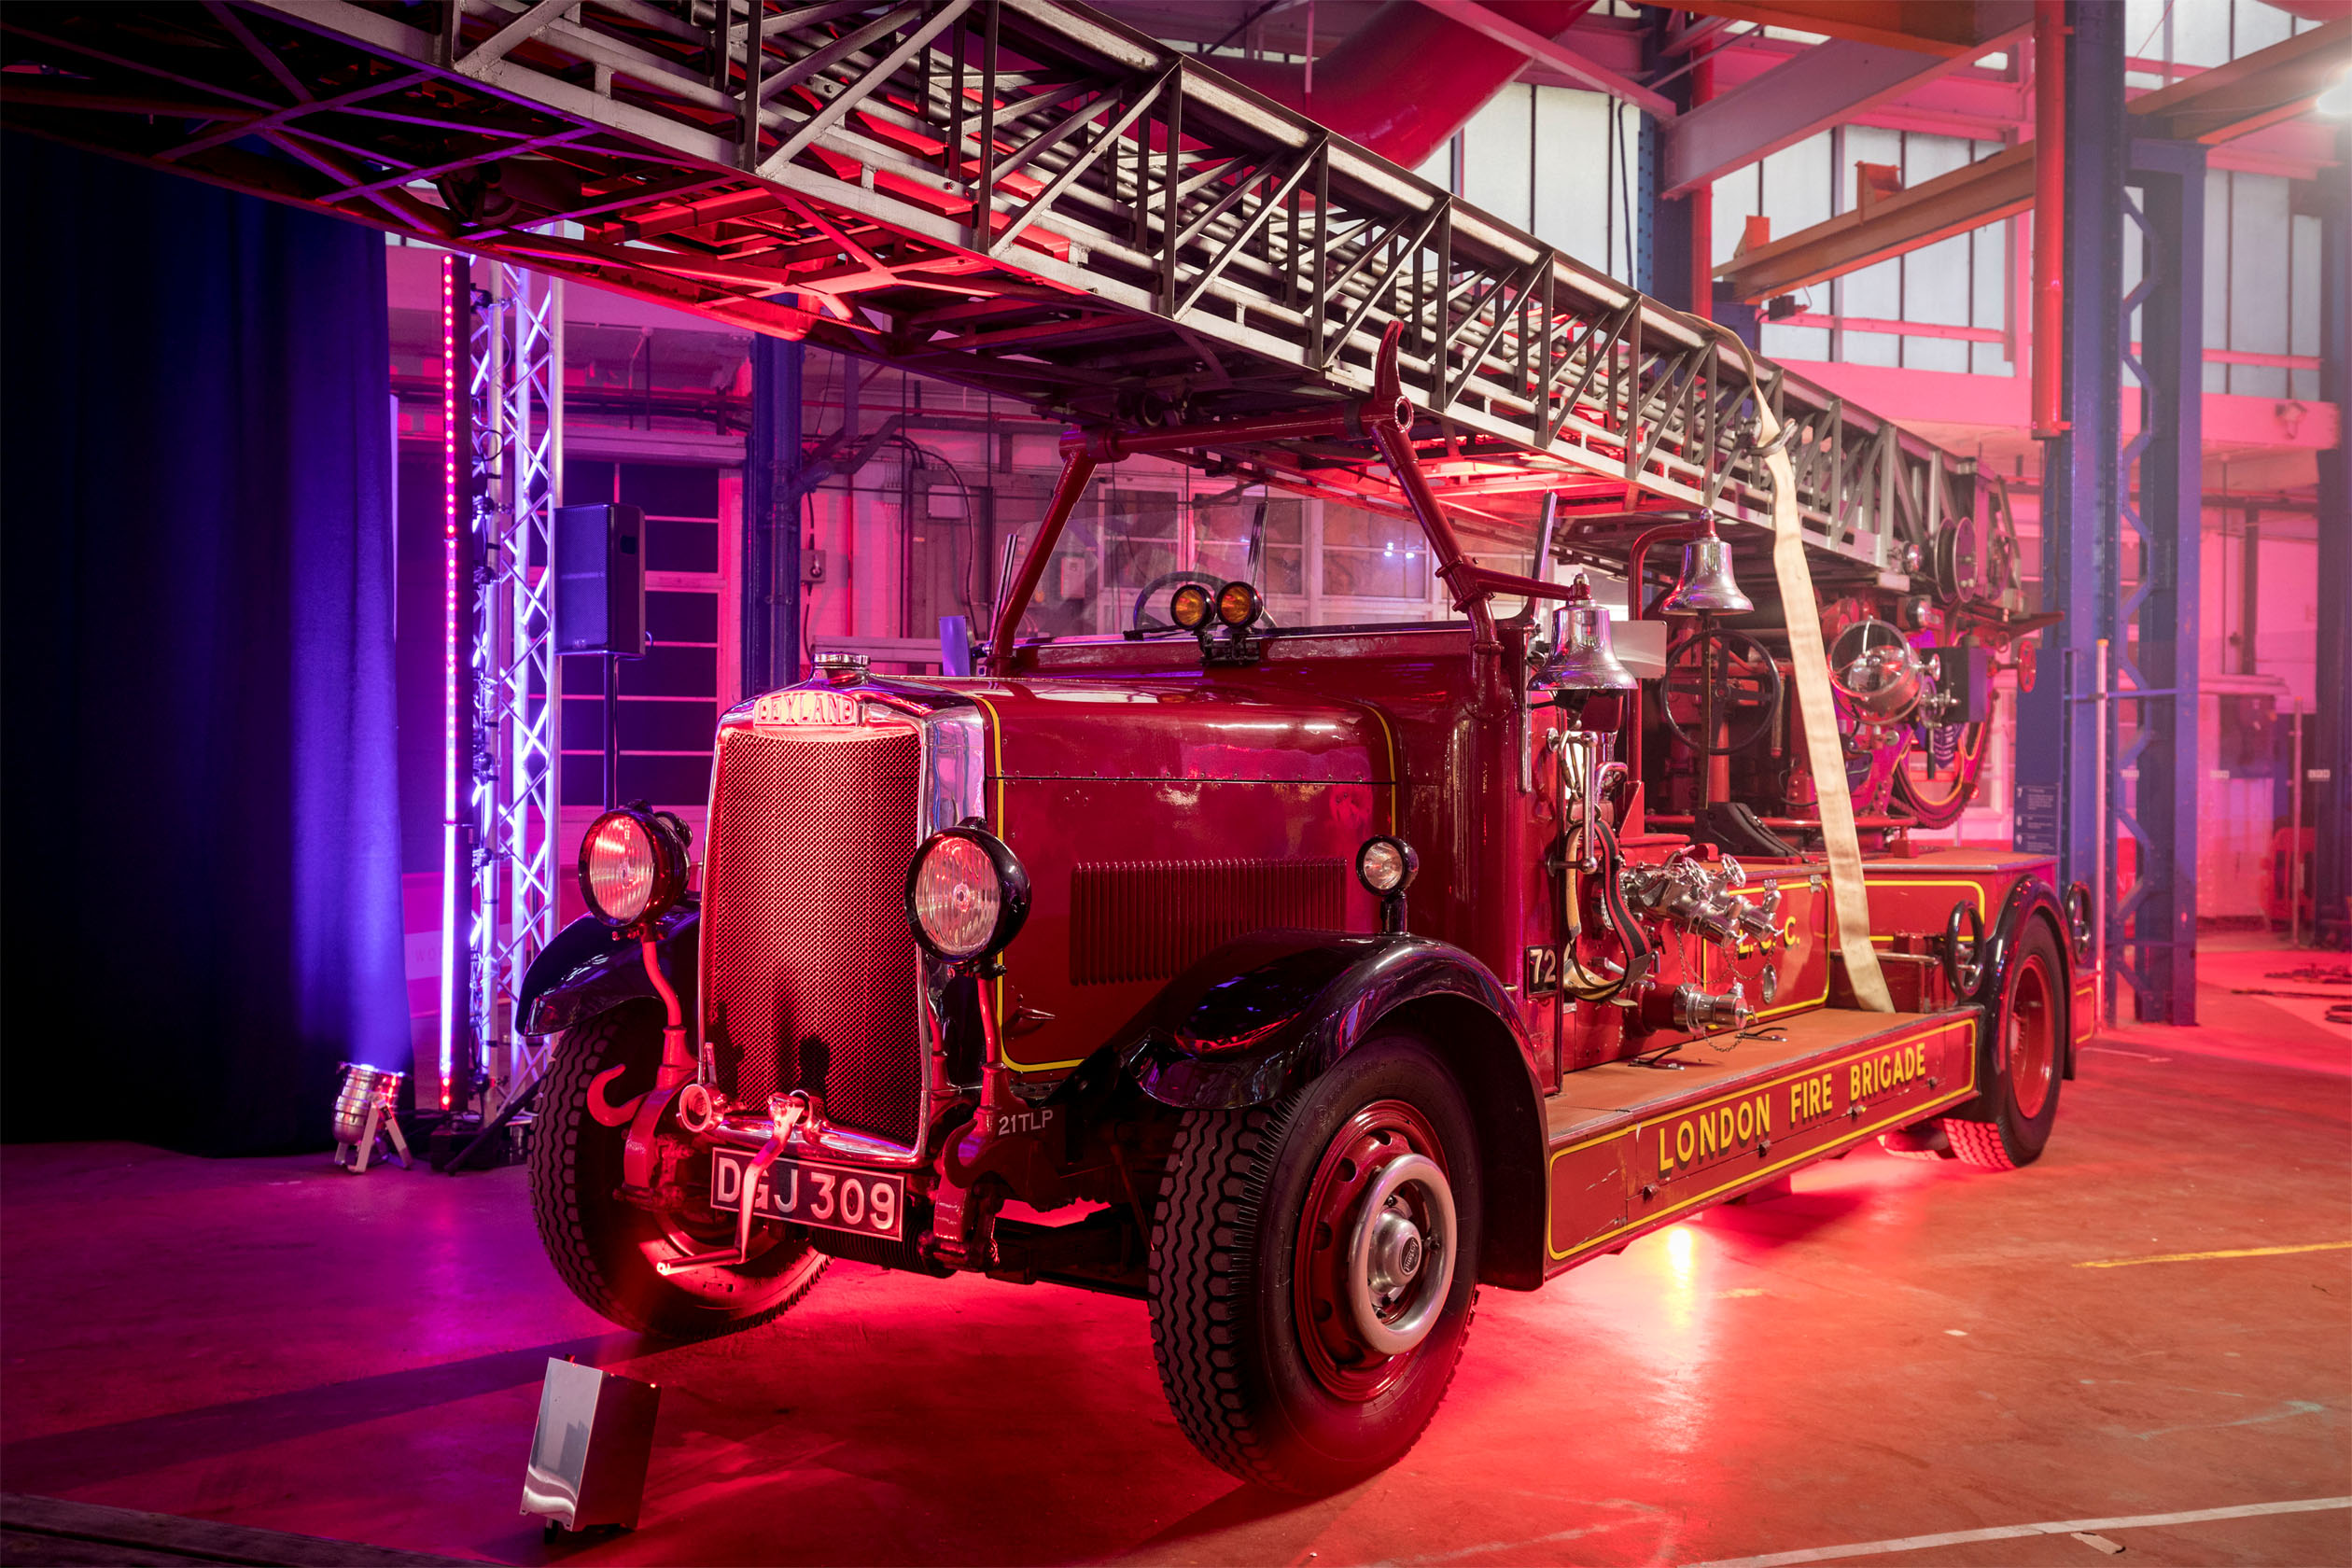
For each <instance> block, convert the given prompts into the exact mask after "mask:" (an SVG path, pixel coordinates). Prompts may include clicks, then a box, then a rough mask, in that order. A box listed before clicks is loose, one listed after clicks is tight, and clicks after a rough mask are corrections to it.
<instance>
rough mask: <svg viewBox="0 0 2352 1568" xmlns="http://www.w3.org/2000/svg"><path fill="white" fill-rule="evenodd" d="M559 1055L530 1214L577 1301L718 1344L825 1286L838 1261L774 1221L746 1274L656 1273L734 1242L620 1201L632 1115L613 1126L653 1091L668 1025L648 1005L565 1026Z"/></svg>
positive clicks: (712, 1219)
mask: <svg viewBox="0 0 2352 1568" xmlns="http://www.w3.org/2000/svg"><path fill="white" fill-rule="evenodd" d="M553 1052H554V1055H553V1059H552V1060H551V1062H550V1064H549V1066H548V1071H547V1079H546V1081H545V1083H544V1084H542V1085H540V1088H539V1106H538V1125H537V1127H536V1128H535V1129H534V1136H533V1137H532V1140H531V1211H532V1213H533V1215H534V1217H535V1218H537V1220H538V1222H539V1242H540V1244H541V1245H542V1246H544V1247H545V1248H546V1249H547V1258H548V1261H549V1262H550V1263H552V1264H553V1265H554V1266H555V1272H556V1274H557V1275H559V1276H560V1277H561V1278H562V1280H563V1281H564V1283H565V1284H566V1285H567V1286H569V1287H570V1288H571V1293H572V1294H573V1295H576V1296H578V1297H580V1299H581V1300H582V1301H584V1302H586V1303H587V1304H588V1305H589V1306H591V1307H593V1308H595V1309H596V1310H597V1311H598V1312H601V1313H603V1314H604V1315H605V1316H606V1317H608V1318H610V1319H611V1320H612V1321H613V1322H614V1323H619V1324H621V1325H622V1326H623V1327H624V1328H634V1329H637V1330H638V1331H640V1332H642V1333H646V1334H655V1335H659V1336H661V1337H664V1338H670V1339H708V1338H713V1337H717V1336H720V1335H722V1334H735V1333H738V1332H740V1331H742V1330H744V1329H747V1328H750V1327H753V1326H755V1325H757V1324H760V1323H765V1322H767V1321H768V1320H769V1319H770V1318H773V1317H775V1316H777V1314H778V1313H780V1312H782V1311H784V1310H785V1309H788V1308H790V1307H791V1306H793V1305H794V1304H796V1303H797V1302H799V1301H800V1299H801V1298H802V1297H803V1296H805V1295H807V1294H808V1293H809V1291H810V1290H812V1289H813V1288H815V1286H816V1283H817V1281H818V1278H819V1276H820V1275H822V1274H823V1273H824V1271H825V1265H826V1264H827V1263H828V1262H829V1261H830V1260H829V1259H827V1258H826V1257H825V1255H824V1254H823V1253H819V1252H818V1251H816V1250H815V1249H814V1248H813V1247H811V1246H810V1245H809V1241H808V1236H807V1233H806V1232H805V1231H801V1230H798V1229H792V1228H789V1227H784V1228H779V1227H777V1226H776V1225H764V1226H763V1227H762V1233H763V1235H764V1236H765V1237H766V1239H767V1247H766V1250H765V1251H764V1252H755V1253H754V1254H753V1256H752V1258H751V1261H750V1262H749V1263H747V1264H744V1265H743V1266H741V1267H735V1268H716V1267H713V1268H700V1269H696V1270H694V1271H693V1272H692V1273H690V1274H681V1275H679V1276H678V1277H676V1278H674V1279H665V1278H664V1277H663V1276H662V1275H661V1274H660V1273H659V1272H657V1271H656V1270H655V1268H654V1267H653V1260H654V1259H655V1258H657V1257H663V1256H670V1255H675V1254H677V1253H679V1252H681V1251H698V1250H702V1249H705V1248H709V1247H714V1246H722V1245H731V1244H732V1243H733V1240H734V1235H733V1227H732V1225H727V1224H726V1223H724V1222H723V1221H721V1220H719V1219H718V1218H717V1217H716V1216H708V1215H705V1216H697V1217H696V1220H695V1224H694V1228H693V1230H692V1231H686V1230H682V1229H680V1228H679V1225H678V1224H677V1223H676V1222H674V1221H671V1220H667V1219H665V1218H664V1217H663V1216H660V1215H655V1214H652V1213H649V1212H647V1211H645V1210H643V1209H639V1208H637V1206H636V1205H635V1204H631V1203H624V1202H623V1201H622V1200H621V1198H620V1197H617V1196H616V1194H617V1193H618V1191H619V1189H620V1187H621V1185H622V1181H623V1167H622V1159H623V1153H624V1152H625V1149H626V1146H627V1143H628V1135H629V1127H628V1121H627V1119H626V1118H622V1119H621V1120H620V1125H619V1126H608V1125H607V1120H606V1119H607V1118H611V1117H613V1116H615V1115H616V1114H617V1113H618V1112H620V1111H622V1110H623V1109H630V1110H633V1109H634V1108H635V1102H636V1097H637V1096H639V1095H642V1094H644V1093H646V1092H647V1091H649V1090H651V1088H652V1086H653V1075H654V1071H655V1070H656V1069H657V1068H658V1067H659V1065H660V1063H661V1058H662V1025H661V1019H660V1016H659V1015H657V1014H655V1013H654V1012H653V1010H652V1009H651V1007H650V1006H647V1005H644V1004H640V1003H632V1004H630V1005H628V1006H625V1007H619V1008H615V1009H614V1010H613V1011H611V1012H609V1013H606V1014H603V1015H600V1016H598V1017H595V1018H592V1019H590V1020H589V1021H588V1022H587V1023H584V1024H582V1025H581V1026H580V1027H579V1028H577V1029H567V1030H566V1031H564V1033H563V1034H561V1035H559V1036H557V1037H556V1041H555V1044H554V1047H553ZM592 1106H594V1107H595V1108H598V1109H599V1110H601V1111H602V1113H603V1115H602V1116H599V1115H597V1114H593V1113H592V1112H591V1107H592ZM752 1245H753V1246H754V1248H757V1247H759V1246H760V1240H759V1239H758V1238H757V1237H755V1238H754V1240H753V1242H752Z"/></svg>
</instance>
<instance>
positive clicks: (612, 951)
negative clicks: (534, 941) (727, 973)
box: [514, 900, 702, 1034]
mask: <svg viewBox="0 0 2352 1568" xmlns="http://www.w3.org/2000/svg"><path fill="white" fill-rule="evenodd" d="M701 931H702V910H701V908H700V906H699V905H698V904H697V903H695V902H694V901H693V900H689V901H687V902H686V903H681V904H679V906H678V907H677V908H675V909H673V910H671V911H670V912H669V913H668V914H666V915H664V916H663V917H661V918H660V919H659V920H657V921H655V922H654V938H653V940H654V949H655V951H656V953H657V954H658V955H659V957H660V962H661V965H662V974H663V976H664V978H665V979H667V980H668V981H669V983H670V986H671V987H672V988H673V989H675V990H676V991H677V992H678V1000H679V1004H680V1006H682V1007H683V1008H684V1009H685V1013H686V1015H687V1016H688V1017H692V1016H693V1012H694V997H695V990H694V977H695V973H696V972H697V965H696V962H695V959H696V957H697V955H698V952H699V938H700V936H701ZM660 994H661V993H660V992H658V991H656V990H654V988H653V985H652V982H651V980H649V979H648V978H647V977H646V973H645V959H644V957H643V955H642V952H641V950H640V948H639V946H638V944H637V942H636V941H635V940H633V939H627V938H623V937H621V936H619V935H618V934H616V933H615V932H614V931H613V930H612V928H611V927H610V926H608V925H606V924H605V923H604V922H603V921H602V920H599V919H597V918H596V917H595V916H593V915H583V916H581V917H580V918H579V919H577V920H574V921H573V922H572V923H571V924H570V925H568V926H566V927H565V928H564V929H563V930H562V931H557V932H556V933H555V940H554V941H553V942H551V943H549V944H548V945H546V946H545V947H542V948H540V949H539V957H538V958H536V959H532V960H531V967H530V969H529V971H528V972H527V973H525V974H524V976H523V990H522V994H521V995H519V996H517V997H516V998H515V999H514V1015H515V1018H516V1019H517V1020H518V1021H517V1023H516V1024H515V1028H516V1029H517V1030H518V1031H520V1032H521V1033H524V1034H553V1033H556V1032H557V1031H558V1030H561V1029H573V1028H576V1027H578V1026H579V1025H581V1024H584V1023H586V1022H587V1021H588V1020H589V1019H591V1018H593V1017H595V1016H596V1015H598V1014H600V1013H609V1012H610V1011H612V1009H614V1008H616V1007H618V1006H620V1005H621V1004H622V1003H623V1002H624V1001H637V999H638V998H640V997H658V996H659V995H660Z"/></svg>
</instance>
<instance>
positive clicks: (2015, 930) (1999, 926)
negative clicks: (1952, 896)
mask: <svg viewBox="0 0 2352 1568" xmlns="http://www.w3.org/2000/svg"><path fill="white" fill-rule="evenodd" d="M2036 918H2043V919H2047V920H2048V921H2049V922H2050V929H2051V933H2052V934H2053V935H2055V936H2056V937H2057V939H2058V973H2057V975H2056V976H2055V978H2056V982H2057V992H2058V995H2057V999H2056V1000H2057V1001H2058V1004H2059V1005H2060V1006H2061V1007H2063V1008H2065V1009H2066V1010H2067V1011H2066V1015H2065V1016H2063V1017H2062V1018H2061V1019H2060V1021H2059V1033H2058V1040H2059V1043H2060V1046H2061V1047H2062V1049H2063V1051H2064V1055H2063V1056H2062V1057H2060V1061H2059V1065H2060V1069H2061V1071H2064V1072H2065V1076H2067V1077H2069V1078H2071V1077H2073V1076H2074V1075H2075V1060H2074V1027H2073V1017H2072V1010H2073V1007H2074V967H2075V964H2076V963H2077V962H2078V961H2079V959H2078V955H2077V954H2076V952H2075V945H2074V939H2073V938H2072V937H2071V936H2070V935H2069V934H2068V933H2067V920H2066V906H2065V902H2064V901H2063V900H2061V899H2060V898H2059V896H2058V893H2057V890H2056V889H2053V888H2051V885H2050V884H2049V883H2047V882H2045V881H2043V880H2042V879H2041V878H2040V877H2038V876H2023V877H2020V878H2018V880H2017V884H2016V885H2015V886H2014V887H2012V888H2010V889H2009V897H2007V898H2006V899H2003V900H2002V901H2001V912H2000V913H1999V914H1998V915H1996V916H1995V917H1994V920H1993V930H1992V931H1991V932H1990V933H1989V934H1988V935H1987V936H1986V937H1985V939H1984V944H1983V948H1982V950H1981V952H1980V953H1979V955H1978V973H1977V987H1976V991H1975V994H1973V995H1971V996H1966V997H1963V998H1961V999H1960V1000H1961V1001H1963V1002H1967V1003H1970V1004H1972V1005H1974V1006H1976V1007H1977V1008H1979V1009H1981V1012H1982V1014H1983V1017H1984V1027H1983V1028H1981V1029H1979V1030H1978V1031H1977V1050H1978V1057H1977V1082H1978V1083H1979V1084H1981V1085H1983V1088H1982V1090H1981V1093H1980V1094H1979V1095H1978V1097H1977V1099H1974V1100H1972V1101H1970V1102H1969V1103H1968V1104H1967V1105H1964V1106H1961V1107H1959V1109H1958V1113H1959V1114H1962V1115H1972V1116H1977V1117H1979V1118H1980V1119H1982V1118H1989V1117H1991V1116H1992V1115H1994V1114H1995V1113H1997V1112H1998V1110H1999V1107H2000V1098H1999V1095H1998V1093H1997V1091H1998V1090H1999V1088H2000V1087H2001V1077H2002V1075H2003V1074H2004V1073H2006V1072H2008V1071H2009V1062H2008V1058H2007V1057H2006V1055H2005V1054H2004V1053H2003V1052H2002V1051H2001V1049H2000V1031H2001V1028H2002V1025H2003V1023H2004V1020H2003V1018H2002V1017H2001V999H2002V997H2004V996H2005V995H2007V994H2008V992H2009V967H2010V965H2012V964H2013V963H2015V962H2016V960H2017V950H2018V948H2019V947H2020V946H2021V945H2023V943H2024V940H2025V928H2026V923H2027V922H2028V921H2031V920H2034V919H2036Z"/></svg>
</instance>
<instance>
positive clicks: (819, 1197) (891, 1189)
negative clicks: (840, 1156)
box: [710, 1149, 906, 1241]
mask: <svg viewBox="0 0 2352 1568" xmlns="http://www.w3.org/2000/svg"><path fill="white" fill-rule="evenodd" d="M710 1159H711V1168H710V1207H711V1209H712V1210H713V1211H715V1212H717V1213H721V1214H734V1213H738V1212H740V1211H741V1210H742V1207H743V1173H744V1172H745V1171H746V1170H749V1169H750V1168H751V1156H750V1155H740V1154H735V1153H733V1152H731V1151H728V1150H724V1149H715V1150H713V1151H712V1152H711V1156H710ZM751 1211H752V1212H753V1213H755V1214H757V1215H759V1216H760V1217H761V1218H763V1219H769V1220H785V1221H789V1222H790V1223H791V1224H793V1225H821V1226H823V1227H824V1228H825V1229H827V1230H847V1231H851V1232H854V1233H855V1234H857V1235H860V1236H887V1237H889V1239H891V1240H893V1241H896V1240H899V1239H901V1238H902V1237H903V1235H904V1234H905V1224H906V1178H905V1177H903V1176H898V1175H892V1174H890V1173H889V1172H887V1171H879V1170H852V1169H847V1167H843V1166H837V1165H811V1164H809V1163H807V1162H806V1161H805V1160H789V1159H779V1160H777V1162H776V1163H775V1164H774V1165H771V1166H769V1167H768V1168H767V1174H766V1175H765V1176H763V1177H762V1178H761V1179H760V1190H759V1192H758V1193H757V1194H756V1195H754V1197H753V1198H752V1208H751Z"/></svg>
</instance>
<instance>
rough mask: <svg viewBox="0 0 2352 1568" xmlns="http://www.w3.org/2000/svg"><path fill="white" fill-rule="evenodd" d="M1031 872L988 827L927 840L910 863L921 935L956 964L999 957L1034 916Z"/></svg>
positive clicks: (913, 919) (909, 895)
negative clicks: (1024, 922) (1030, 912)
mask: <svg viewBox="0 0 2352 1568" xmlns="http://www.w3.org/2000/svg"><path fill="white" fill-rule="evenodd" d="M1028 917H1029V873H1028V872H1027V871H1025V870H1024V869H1022V866H1021V862H1020V861H1019V859H1018V858H1016V857H1015V855H1014V853H1013V851H1012V850H1011V849H1010V848H1008V847H1006V846H1005V843H1004V841H1003V840H1002V839H1001V838H999V837H997V836H996V835H995V834H994V833H989V832H988V831H987V829H985V828H979V827H971V826H966V827H959V828H948V829H946V830H945V831H944V832H941V833H933V834H931V837H929V838H927V839H925V840H924V841H923V843H922V846H921V847H919V848H917V850H916V851H915V859H914V861H913V863H911V864H910V865H909V866H908V867H907V868H906V920H907V924H908V925H910V926H912V927H913V928H914V930H915V939H916V940H917V942H920V943H921V944H922V945H924V946H925V947H927V948H929V949H930V950H931V953H932V955H933V956H934V957H937V958H941V959H946V960H947V961H949V962H950V963H966V962H969V961H971V960H972V959H986V958H993V957H994V956H996V955H997V954H999V953H1001V952H1002V951H1004V949H1005V948H1006V947H1007V946H1009V945H1011V944H1012V941H1013V939H1014V938H1015V936H1017V935H1019V934H1020V931H1021V922H1022V921H1024V920H1026V919H1027V918H1028Z"/></svg>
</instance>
